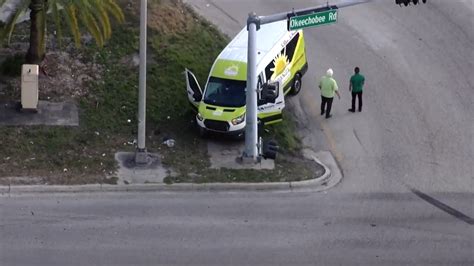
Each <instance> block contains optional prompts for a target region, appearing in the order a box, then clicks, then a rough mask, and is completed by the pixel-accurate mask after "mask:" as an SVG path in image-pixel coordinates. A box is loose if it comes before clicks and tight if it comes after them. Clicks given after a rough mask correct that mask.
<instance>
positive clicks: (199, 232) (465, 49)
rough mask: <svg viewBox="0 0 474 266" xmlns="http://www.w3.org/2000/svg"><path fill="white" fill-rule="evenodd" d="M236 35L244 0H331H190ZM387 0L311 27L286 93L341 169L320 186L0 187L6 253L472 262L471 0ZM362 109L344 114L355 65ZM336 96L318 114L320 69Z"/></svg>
mask: <svg viewBox="0 0 474 266" xmlns="http://www.w3.org/2000/svg"><path fill="white" fill-rule="evenodd" d="M186 2H189V3H190V4H191V5H192V6H194V7H195V8H196V10H198V12H200V13H201V14H202V15H204V16H205V17H207V18H208V19H209V20H210V21H212V22H214V23H216V24H217V25H219V27H220V28H221V30H223V31H224V32H226V33H227V34H229V35H234V34H235V33H237V32H238V31H239V30H240V29H241V28H242V26H243V25H244V24H245V20H246V16H247V14H248V13H249V12H250V11H256V12H257V14H261V15H264V14H271V13H274V12H281V11H285V10H291V8H293V7H294V8H299V7H305V6H308V5H317V4H320V3H322V2H324V1H308V0H307V1H303V0H300V1H298V0H297V1H283V0H278V1H271V0H267V1H263V0H260V1H256V0H254V1H249V0H240V1H232V0H222V1H218V0H214V1H210V0H187V1H186ZM393 2H394V1H391V0H390V1H389V0H387V1H383V0H381V1H378V2H377V3H371V4H364V5H360V6H357V7H351V8H346V9H342V10H340V14H339V22H338V23H337V24H336V25H331V26H325V27H319V28H314V29H308V30H305V36H306V42H307V49H308V50H307V52H308V56H309V64H310V68H309V72H308V75H307V76H306V77H305V78H304V80H303V82H304V87H303V91H302V92H301V94H300V95H298V96H297V97H294V98H292V99H290V106H291V107H290V108H291V110H293V112H295V114H296V115H297V119H298V122H299V130H300V133H301V135H302V136H304V144H305V145H306V146H307V147H310V148H312V149H314V150H316V151H319V150H328V151H331V152H332V154H333V155H334V157H335V158H336V159H337V161H338V163H339V165H340V167H341V170H342V172H343V173H344V179H343V181H342V183H341V184H339V185H338V186H336V187H334V188H332V189H331V190H328V191H327V192H326V193H203V194H195V193H184V194H166V193H165V194H153V193H144V194H139V193H127V194H115V195H114V194H105V195H99V194H77V195H64V196H60V195H55V196H45V195H41V196H40V195H30V196H21V197H13V198H7V197H2V198H0V265H94V264H95V265H139V264H141V265H144V264H145V265H166V264H173V265H188V264H194V265H473V264H474V257H473V253H474V249H473V238H474V235H473V231H474V230H473V223H474V222H473V219H472V218H473V217H474V209H473V201H474V196H473V176H474V174H473V173H474V171H473V170H474V169H473V162H474V158H473V151H474V141H473V133H474V115H473V114H474V110H473V108H474V107H473V103H474V94H473V93H474V86H473V85H474V75H473V74H472V73H474V67H473V64H474V49H473V47H474V45H473V40H474V31H473V26H474V21H473V19H474V16H473V13H474V7H473V5H474V4H473V2H472V1H470V0H467V1H466V0H454V1H444V0H428V2H429V3H428V4H426V5H421V6H418V7H410V8H400V7H398V6H396V5H395V4H394V3H393ZM356 65H358V66H360V67H361V71H362V73H363V74H364V75H365V76H366V79H367V86H366V89H365V92H364V110H363V112H362V113H355V114H352V113H348V112H347V109H348V108H349V104H350V96H349V92H348V91H347V88H348V79H349V76H350V74H351V73H352V69H353V68H354V66H356ZM329 67H331V68H333V69H334V72H335V78H336V79H337V80H338V82H339V87H340V88H341V92H342V94H343V95H342V97H343V99H342V100H341V101H339V100H337V99H336V100H335V103H334V112H333V117H332V118H331V119H330V120H325V119H322V118H321V117H320V116H319V103H320V98H319V91H318V90H317V89H316V86H315V84H316V81H317V79H318V78H319V77H320V76H321V75H323V74H324V73H325V71H326V69H327V68H329Z"/></svg>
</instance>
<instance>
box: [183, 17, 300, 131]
mask: <svg viewBox="0 0 474 266" xmlns="http://www.w3.org/2000/svg"><path fill="white" fill-rule="evenodd" d="M247 37H248V32H247V29H246V28H244V29H242V31H240V33H239V34H237V36H236V37H235V38H234V39H233V40H232V41H231V42H230V43H229V44H228V45H227V46H226V47H225V48H224V50H223V51H222V52H221V53H220V54H219V56H218V57H217V59H216V60H215V62H214V64H213V66H212V68H211V71H210V73H209V77H208V79H207V82H206V86H205V89H204V91H202V90H201V87H200V86H199V83H198V81H197V80H196V77H195V76H194V74H193V73H192V72H191V71H189V70H188V69H186V70H185V74H186V85H187V94H188V99H189V101H190V103H191V105H192V106H193V108H194V109H195V110H196V112H197V114H196V122H197V124H198V125H199V128H200V133H201V134H202V135H203V134H205V133H206V132H208V131H213V132H219V133H225V134H232V135H241V134H243V133H244V131H245V104H246V101H245V95H246V85H247V83H246V82H247V43H248V40H247ZM307 69H308V63H307V61H306V49H305V41H304V35H303V31H302V30H298V31H288V30H287V24H286V21H279V22H274V23H270V24H265V25H262V26H261V28H260V30H259V31H257V73H259V74H258V78H257V80H258V81H257V86H258V88H259V89H261V87H262V85H263V84H265V83H269V82H278V83H279V84H280V86H279V93H278V97H277V99H276V100H275V102H274V103H265V102H264V101H260V100H259V101H258V119H259V123H260V124H263V125H268V124H272V123H276V122H280V121H281V120H282V110H283V108H284V107H285V95H287V94H288V93H290V94H293V95H296V94H298V93H299V91H300V90H301V85H302V83H301V78H302V76H303V75H304V74H305V73H306V71H307Z"/></svg>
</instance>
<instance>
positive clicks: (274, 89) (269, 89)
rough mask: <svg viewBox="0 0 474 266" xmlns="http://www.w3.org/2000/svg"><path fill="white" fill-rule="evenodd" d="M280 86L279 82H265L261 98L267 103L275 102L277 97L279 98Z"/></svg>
mask: <svg viewBox="0 0 474 266" xmlns="http://www.w3.org/2000/svg"><path fill="white" fill-rule="evenodd" d="M279 86H280V85H279V83H278V82H272V83H265V84H263V86H262V91H261V92H260V99H261V100H262V101H263V102H265V103H275V100H276V98H278V90H279Z"/></svg>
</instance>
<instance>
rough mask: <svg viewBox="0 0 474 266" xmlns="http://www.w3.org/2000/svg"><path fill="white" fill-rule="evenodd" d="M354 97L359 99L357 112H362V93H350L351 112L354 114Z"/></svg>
mask: <svg viewBox="0 0 474 266" xmlns="http://www.w3.org/2000/svg"><path fill="white" fill-rule="evenodd" d="M356 96H357V98H359V112H361V111H362V92H361V91H360V92H352V109H351V110H352V111H353V112H355V106H356V104H355V103H356Z"/></svg>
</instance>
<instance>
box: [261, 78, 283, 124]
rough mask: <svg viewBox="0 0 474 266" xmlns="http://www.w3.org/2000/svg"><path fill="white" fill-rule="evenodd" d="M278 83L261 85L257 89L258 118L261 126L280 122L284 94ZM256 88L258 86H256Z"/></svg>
mask: <svg viewBox="0 0 474 266" xmlns="http://www.w3.org/2000/svg"><path fill="white" fill-rule="evenodd" d="M281 85H282V84H280V82H276V83H267V84H262V88H261V89H260V88H259V91H260V93H259V96H260V97H259V98H260V99H259V100H258V118H260V121H261V122H262V123H263V125H270V124H274V123H277V122H281V120H282V119H283V117H282V110H283V108H285V94H284V92H283V86H281ZM257 86H258V85H257Z"/></svg>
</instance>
